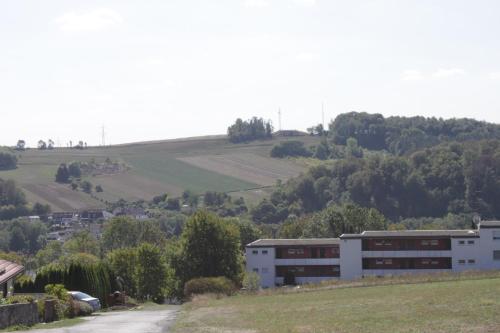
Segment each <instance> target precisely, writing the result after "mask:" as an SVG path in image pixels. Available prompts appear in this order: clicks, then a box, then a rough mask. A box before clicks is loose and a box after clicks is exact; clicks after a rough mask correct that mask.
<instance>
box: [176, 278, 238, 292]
mask: <svg viewBox="0 0 500 333" xmlns="http://www.w3.org/2000/svg"><path fill="white" fill-rule="evenodd" d="M235 292H236V286H235V285H234V283H233V281H231V280H229V279H228V278H226V277H223V276H220V277H210V278H196V279H192V280H189V281H188V282H186V284H185V285H184V296H186V297H191V296H193V295H199V294H207V293H212V294H224V295H227V296H231V295H234V293H235Z"/></svg>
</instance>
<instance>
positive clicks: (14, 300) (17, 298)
mask: <svg viewBox="0 0 500 333" xmlns="http://www.w3.org/2000/svg"><path fill="white" fill-rule="evenodd" d="M34 301H35V299H34V298H33V297H32V296H27V295H14V296H10V297H7V298H6V299H5V304H19V303H33V302H34Z"/></svg>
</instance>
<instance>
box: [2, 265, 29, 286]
mask: <svg viewBox="0 0 500 333" xmlns="http://www.w3.org/2000/svg"><path fill="white" fill-rule="evenodd" d="M23 272H24V266H22V265H19V264H16V263H14V262H11V261H7V260H1V259H0V284H2V283H5V282H6V281H8V280H10V279H12V278H15V277H16V276H17V275H19V274H21V273H23Z"/></svg>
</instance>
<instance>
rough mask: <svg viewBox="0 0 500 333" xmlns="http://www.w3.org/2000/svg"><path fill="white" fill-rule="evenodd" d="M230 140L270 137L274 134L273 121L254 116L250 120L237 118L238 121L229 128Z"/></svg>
mask: <svg viewBox="0 0 500 333" xmlns="http://www.w3.org/2000/svg"><path fill="white" fill-rule="evenodd" d="M227 136H228V138H229V141H230V142H233V143H241V142H248V141H253V140H258V139H270V138H272V136H273V126H272V124H271V121H265V120H264V119H262V118H257V117H253V118H251V119H249V120H242V119H240V118H238V119H236V122H235V123H234V124H233V125H231V126H229V127H228V129H227Z"/></svg>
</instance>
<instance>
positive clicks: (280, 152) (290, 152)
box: [271, 141, 312, 158]
mask: <svg viewBox="0 0 500 333" xmlns="http://www.w3.org/2000/svg"><path fill="white" fill-rule="evenodd" d="M311 155H312V152H311V151H310V150H309V149H307V148H306V147H305V146H304V143H303V142H301V141H285V142H281V143H280V144H278V145H276V146H274V147H273V149H272V150H271V157H278V158H283V157H286V156H292V157H299V156H303V157H310V156H311Z"/></svg>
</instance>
